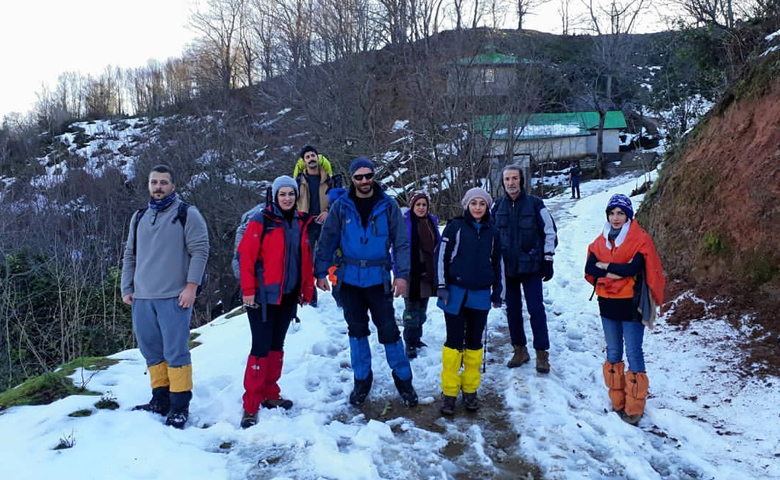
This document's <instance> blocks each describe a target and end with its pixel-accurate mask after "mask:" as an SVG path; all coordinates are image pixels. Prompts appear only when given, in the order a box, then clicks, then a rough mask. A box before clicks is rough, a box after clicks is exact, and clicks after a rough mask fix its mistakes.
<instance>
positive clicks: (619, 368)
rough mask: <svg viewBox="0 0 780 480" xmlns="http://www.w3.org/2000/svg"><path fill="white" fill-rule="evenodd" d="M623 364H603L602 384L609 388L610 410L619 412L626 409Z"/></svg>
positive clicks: (607, 362)
mask: <svg viewBox="0 0 780 480" xmlns="http://www.w3.org/2000/svg"><path fill="white" fill-rule="evenodd" d="M625 368H626V366H625V364H624V363H623V362H617V363H609V361H606V362H604V384H605V385H606V386H607V388H609V399H610V400H612V410H614V411H616V412H620V411H622V410H623V409H625V408H626V376H625V374H624V372H625Z"/></svg>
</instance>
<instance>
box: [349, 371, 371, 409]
mask: <svg viewBox="0 0 780 480" xmlns="http://www.w3.org/2000/svg"><path fill="white" fill-rule="evenodd" d="M373 381H374V373H373V372H368V377H366V379H365V380H358V379H357V378H356V379H355V387H354V388H353V389H352V393H350V394H349V403H351V404H352V405H354V406H356V407H360V406H361V405H363V404H364V403H365V401H366V397H368V392H370V391H371V384H372V383H373Z"/></svg>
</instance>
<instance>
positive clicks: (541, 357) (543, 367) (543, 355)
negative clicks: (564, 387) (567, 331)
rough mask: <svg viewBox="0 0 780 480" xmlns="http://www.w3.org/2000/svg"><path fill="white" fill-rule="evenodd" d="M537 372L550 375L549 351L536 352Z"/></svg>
mask: <svg viewBox="0 0 780 480" xmlns="http://www.w3.org/2000/svg"><path fill="white" fill-rule="evenodd" d="M536 371H537V372H539V373H550V352H548V351H547V350H537V351H536Z"/></svg>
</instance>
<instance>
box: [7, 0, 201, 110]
mask: <svg viewBox="0 0 780 480" xmlns="http://www.w3.org/2000/svg"><path fill="white" fill-rule="evenodd" d="M194 3H195V2H194V1H193V0H2V6H0V69H2V71H3V74H2V75H0V118H1V117H2V116H3V115H5V114H7V113H8V112H11V111H20V112H27V111H28V110H30V109H31V108H32V105H33V103H34V102H35V100H36V96H35V93H36V92H40V91H41V85H42V84H43V83H48V84H49V86H51V87H52V88H53V87H54V86H55V85H56V83H57V77H58V76H59V74H60V73H63V72H66V71H80V72H82V73H84V74H98V73H100V72H101V71H103V69H104V68H105V67H106V66H107V65H118V66H121V67H127V68H130V67H138V66H142V65H145V64H146V62H147V61H148V60H149V59H157V60H165V59H166V58H168V57H174V56H181V53H182V49H183V47H184V45H185V44H186V43H188V42H189V41H190V40H191V39H192V38H193V36H194V34H193V33H192V32H191V31H190V30H188V29H187V27H186V25H187V19H188V17H189V12H190V5H191V4H194Z"/></svg>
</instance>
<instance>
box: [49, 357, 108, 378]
mask: <svg viewBox="0 0 780 480" xmlns="http://www.w3.org/2000/svg"><path fill="white" fill-rule="evenodd" d="M117 363H119V360H115V359H113V358H106V357H79V358H77V359H75V360H73V361H72V362H70V363H66V364H65V365H62V366H61V367H60V368H59V369H57V372H58V373H62V374H63V375H65V376H69V375H73V374H74V373H76V370H78V369H79V368H83V369H85V370H91V371H93V372H95V371H99V370H105V369H107V368H108V367H110V366H111V365H116V364H117Z"/></svg>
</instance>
